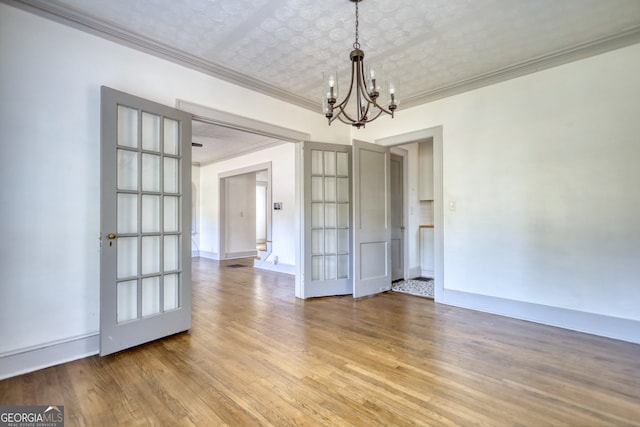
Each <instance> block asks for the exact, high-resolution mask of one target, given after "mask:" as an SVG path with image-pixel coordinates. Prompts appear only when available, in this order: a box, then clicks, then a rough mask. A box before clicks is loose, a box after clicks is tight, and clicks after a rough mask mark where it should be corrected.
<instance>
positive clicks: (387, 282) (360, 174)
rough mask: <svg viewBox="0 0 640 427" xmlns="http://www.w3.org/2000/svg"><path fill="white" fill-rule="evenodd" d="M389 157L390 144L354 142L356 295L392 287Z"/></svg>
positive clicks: (354, 293) (354, 291)
mask: <svg viewBox="0 0 640 427" xmlns="http://www.w3.org/2000/svg"><path fill="white" fill-rule="evenodd" d="M389 157H390V152H389V148H387V147H383V146H380V145H375V144H369V143H365V142H360V141H354V142H353V195H354V203H353V211H354V215H353V218H354V229H353V233H354V247H353V258H354V282H353V296H354V298H359V297H363V296H367V295H372V294H375V293H379V292H384V291H386V290H389V289H391V224H390V198H389V193H390V158H389Z"/></svg>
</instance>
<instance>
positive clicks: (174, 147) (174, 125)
mask: <svg viewBox="0 0 640 427" xmlns="http://www.w3.org/2000/svg"><path fill="white" fill-rule="evenodd" d="M179 126H180V124H179V123H178V122H177V121H175V120H172V119H168V118H166V117H165V119H164V152H165V154H173V155H176V156H177V155H178V154H180V133H179V131H180V127H179ZM165 191H166V190H165Z"/></svg>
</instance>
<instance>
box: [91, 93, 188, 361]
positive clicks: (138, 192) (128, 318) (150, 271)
mask: <svg viewBox="0 0 640 427" xmlns="http://www.w3.org/2000/svg"><path fill="white" fill-rule="evenodd" d="M101 103H102V106H101V114H102V117H101V133H102V135H101V138H102V140H101V146H102V148H101V208H100V209H101V220H100V222H101V224H100V227H101V254H100V354H101V355H103V356H104V355H107V354H110V353H114V352H117V351H120V350H123V349H126V348H130V347H133V346H136V345H139V344H142V343H145V342H148V341H152V340H155V339H158V338H162V337H165V336H168V335H172V334H175V333H177V332H182V331H185V330H187V329H189V328H190V327H191V235H190V232H191V115H190V114H188V113H185V112H183V111H179V110H176V109H174V108H170V107H167V106H164V105H161V104H157V103H154V102H151V101H148V100H145V99H142V98H138V97H135V96H132V95H129V94H126V93H123V92H119V91H116V90H114V89H111V88H107V87H102V91H101Z"/></svg>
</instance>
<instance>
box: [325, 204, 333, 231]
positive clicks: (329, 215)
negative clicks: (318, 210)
mask: <svg viewBox="0 0 640 427" xmlns="http://www.w3.org/2000/svg"><path fill="white" fill-rule="evenodd" d="M324 226H325V227H327V228H333V227H335V226H336V204H335V203H325V204H324Z"/></svg>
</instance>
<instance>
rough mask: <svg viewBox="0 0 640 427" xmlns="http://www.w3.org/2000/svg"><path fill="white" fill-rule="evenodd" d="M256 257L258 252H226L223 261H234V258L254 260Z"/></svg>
mask: <svg viewBox="0 0 640 427" xmlns="http://www.w3.org/2000/svg"><path fill="white" fill-rule="evenodd" d="M257 256H258V251H257V250H253V251H238V252H227V253H226V254H225V257H224V259H236V258H255V257H257Z"/></svg>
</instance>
